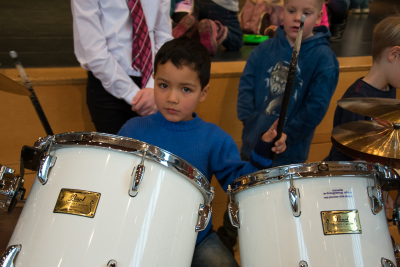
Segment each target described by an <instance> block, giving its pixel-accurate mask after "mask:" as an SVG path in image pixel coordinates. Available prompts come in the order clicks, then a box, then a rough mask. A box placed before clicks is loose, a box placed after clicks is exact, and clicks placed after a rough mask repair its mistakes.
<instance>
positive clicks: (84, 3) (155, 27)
mask: <svg viewBox="0 0 400 267" xmlns="http://www.w3.org/2000/svg"><path fill="white" fill-rule="evenodd" d="M141 4H142V8H143V12H144V15H145V18H146V22H147V27H148V30H149V36H150V40H151V46H152V56H153V62H154V56H155V54H156V53H157V51H158V49H159V48H160V47H161V46H162V45H163V44H164V42H166V41H168V40H171V39H172V35H171V19H170V16H169V11H170V1H168V0H141ZM71 9H72V15H73V32H74V50H75V55H76V57H77V59H78V61H79V62H80V64H81V66H82V67H83V68H84V69H86V70H88V85H87V104H88V107H89V111H90V114H91V117H92V120H93V122H94V124H95V126H96V130H97V131H99V132H106V133H112V134H116V133H117V132H118V131H119V129H120V128H121V127H122V125H123V124H124V123H125V122H126V121H127V120H128V119H130V118H131V117H133V116H135V115H137V114H139V115H141V116H145V115H148V114H152V113H155V112H156V110H157V108H156V106H155V103H154V89H153V88H154V79H153V78H152V77H150V79H149V81H148V82H147V85H146V86H145V88H143V89H141V90H140V84H141V76H142V73H141V72H140V71H136V70H135V69H134V68H133V67H132V35H133V34H132V18H131V14H130V10H129V7H128V0H71ZM138 85H139V86H138Z"/></svg>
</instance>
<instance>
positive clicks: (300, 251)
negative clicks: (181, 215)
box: [235, 176, 395, 267]
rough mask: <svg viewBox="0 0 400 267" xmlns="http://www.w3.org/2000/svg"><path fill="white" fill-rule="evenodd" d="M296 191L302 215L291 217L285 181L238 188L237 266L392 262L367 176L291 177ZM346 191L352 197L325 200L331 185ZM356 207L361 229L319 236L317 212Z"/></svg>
mask: <svg viewBox="0 0 400 267" xmlns="http://www.w3.org/2000/svg"><path fill="white" fill-rule="evenodd" d="M293 183H294V186H295V187H296V188H299V190H300V205H301V214H300V216H299V217H295V216H293V213H292V209H291V205H290V202H289V196H288V189H289V187H290V182H289V180H283V181H280V182H275V183H271V184H264V185H259V186H254V187H251V188H248V189H246V190H242V191H239V192H238V193H237V194H236V195H235V200H236V202H237V203H238V204H239V222H240V229H239V248H240V259H241V264H242V265H241V266H244V267H246V266H251V267H257V266H281V267H286V266H299V262H300V261H302V260H303V261H306V262H307V263H308V266H309V267H313V266H314V267H318V266H347V267H358V266H374V267H378V266H379V267H381V266H382V265H381V258H382V257H384V258H387V259H389V260H391V261H392V262H395V258H394V253H393V247H392V244H391V238H390V234H389V230H388V227H387V220H386V215H385V212H384V210H382V211H381V212H379V213H378V214H377V215H374V214H373V213H372V211H371V203H370V199H369V197H368V193H367V187H368V186H373V185H374V179H373V178H371V177H368V178H367V177H362V176H360V177H352V176H349V177H343V176H332V177H312V178H310V177H309V178H303V179H294V181H293ZM338 188H341V189H344V190H351V191H352V192H353V197H352V198H331V199H329V198H328V199H325V198H324V197H326V195H324V193H326V192H328V191H332V190H333V189H338ZM340 210H358V212H359V219H360V223H361V229H362V233H361V234H337V235H324V231H323V226H322V219H321V211H340Z"/></svg>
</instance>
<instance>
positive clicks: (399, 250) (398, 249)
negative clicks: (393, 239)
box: [394, 243, 400, 261]
mask: <svg viewBox="0 0 400 267" xmlns="http://www.w3.org/2000/svg"><path fill="white" fill-rule="evenodd" d="M399 254H400V245H399V244H398V243H397V245H396V246H395V247H394V256H395V257H396V260H397V261H398V260H399V259H400V255H399Z"/></svg>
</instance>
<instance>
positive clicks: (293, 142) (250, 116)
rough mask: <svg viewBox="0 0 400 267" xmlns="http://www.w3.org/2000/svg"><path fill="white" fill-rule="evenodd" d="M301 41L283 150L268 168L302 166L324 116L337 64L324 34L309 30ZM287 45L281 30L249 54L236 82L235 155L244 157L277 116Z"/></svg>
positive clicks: (287, 58) (323, 29)
mask: <svg viewBox="0 0 400 267" xmlns="http://www.w3.org/2000/svg"><path fill="white" fill-rule="evenodd" d="M313 33H314V35H313V36H312V37H310V38H308V39H306V40H305V41H303V42H302V43H301V48H300V53H299V57H298V62H297V69H296V75H295V79H294V81H293V86H292V91H291V97H290V100H289V106H288V109H287V113H286V120H285V126H284V128H283V132H284V133H285V134H287V149H286V151H285V152H283V153H282V154H280V155H278V157H277V160H276V161H275V162H274V166H281V165H288V164H294V163H303V162H305V161H306V160H307V158H308V153H309V150H310V145H311V141H312V138H313V136H314V131H315V128H316V127H317V126H318V124H319V123H320V122H321V121H322V119H323V118H324V116H325V114H326V111H327V110H328V107H329V104H330V101H331V98H332V95H333V93H334V92H335V89H336V85H337V82H338V79H339V62H338V61H337V59H336V56H335V54H334V53H333V51H332V50H331V48H330V44H329V38H330V36H331V35H330V32H329V30H328V28H326V27H325V26H320V27H316V28H314V32H313ZM292 52H293V47H291V46H290V44H289V42H288V40H287V39H286V33H285V31H284V29H283V26H280V27H279V28H278V29H277V36H276V37H274V38H272V39H269V40H266V41H264V42H262V43H261V44H259V45H258V46H257V47H256V48H255V49H254V50H253V52H252V53H251V55H250V57H249V59H248V61H247V63H246V67H245V68H244V71H243V74H242V77H241V78H240V83H239V96H238V103H237V111H238V117H239V120H241V121H242V122H243V126H244V128H243V134H242V141H243V145H242V149H241V152H242V154H244V155H245V156H246V157H248V158H250V155H251V151H252V149H253V148H254V146H255V144H256V142H257V140H258V139H259V136H260V134H262V133H264V132H266V131H267V130H268V129H269V127H270V126H271V125H272V123H273V122H274V121H275V120H276V119H278V118H279V114H280V109H281V106H282V99H283V94H284V91H285V85H286V79H287V73H288V69H289V64H290V60H291V57H292Z"/></svg>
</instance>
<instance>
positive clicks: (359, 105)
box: [337, 97, 400, 123]
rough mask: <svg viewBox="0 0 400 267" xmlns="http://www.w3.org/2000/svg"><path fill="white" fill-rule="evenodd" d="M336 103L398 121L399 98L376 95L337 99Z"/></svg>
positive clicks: (355, 111)
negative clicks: (378, 96)
mask: <svg viewBox="0 0 400 267" xmlns="http://www.w3.org/2000/svg"><path fill="white" fill-rule="evenodd" d="M337 103H338V105H339V106H340V107H342V108H344V109H346V110H348V111H351V112H354V113H357V114H361V115H364V116H368V117H371V118H380V119H383V120H387V121H390V122H393V123H400V100H399V99H391V98H377V97H353V98H343V99H341V100H339V101H338V102H337Z"/></svg>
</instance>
